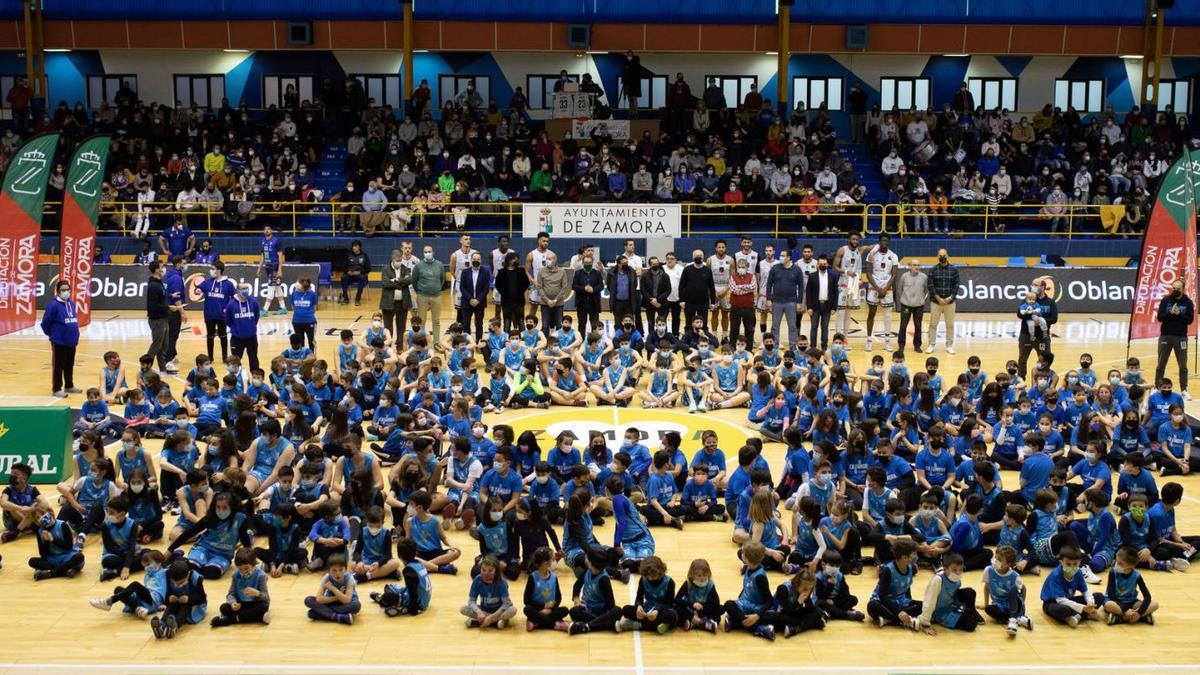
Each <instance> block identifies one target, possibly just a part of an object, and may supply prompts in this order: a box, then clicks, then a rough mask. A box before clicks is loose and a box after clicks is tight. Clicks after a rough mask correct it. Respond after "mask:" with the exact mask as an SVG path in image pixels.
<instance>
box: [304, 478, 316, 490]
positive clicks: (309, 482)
mask: <svg viewBox="0 0 1200 675" xmlns="http://www.w3.org/2000/svg"><path fill="white" fill-rule="evenodd" d="M316 484H317V481H316V480H314V479H312V478H306V479H303V480H301V481H300V485H302V486H303V487H305V488H312V487H314V486H316Z"/></svg>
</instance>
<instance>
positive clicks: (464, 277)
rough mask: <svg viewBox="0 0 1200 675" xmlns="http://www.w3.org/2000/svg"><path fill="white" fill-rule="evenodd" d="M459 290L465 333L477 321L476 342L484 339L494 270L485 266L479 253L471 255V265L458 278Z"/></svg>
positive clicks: (459, 315)
mask: <svg viewBox="0 0 1200 675" xmlns="http://www.w3.org/2000/svg"><path fill="white" fill-rule="evenodd" d="M458 288H459V291H460V292H461V293H462V303H461V304H460V305H459V308H458V322H459V323H461V324H462V325H463V331H464V332H466V331H469V330H470V326H471V321H472V320H474V321H475V340H476V341H477V342H478V341H479V340H482V339H483V315H484V314H485V313H486V311H487V299H488V294H489V293H490V292H491V290H492V270H491V269H490V268H488V267H486V266H485V265H484V264H483V256H482V255H480V253H479V251H474V252H472V253H471V264H470V265H469V266H466V267H463V270H462V272H460V273H459V277H458Z"/></svg>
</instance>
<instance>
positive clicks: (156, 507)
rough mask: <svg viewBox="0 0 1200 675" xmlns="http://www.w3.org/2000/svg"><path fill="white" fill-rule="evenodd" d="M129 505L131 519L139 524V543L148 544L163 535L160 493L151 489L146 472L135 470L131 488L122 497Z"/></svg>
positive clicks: (130, 484) (130, 478) (131, 475)
mask: <svg viewBox="0 0 1200 675" xmlns="http://www.w3.org/2000/svg"><path fill="white" fill-rule="evenodd" d="M122 496H123V497H124V498H125V499H126V500H128V503H129V519H130V520H132V521H134V522H135V523H137V526H138V529H139V530H140V535H139V537H138V539H139V543H141V544H148V543H150V542H151V541H153V540H155V539H158V538H159V537H161V536H162V535H163V527H164V526H163V508H162V503H161V502H160V501H159V499H158V493H157V492H155V491H154V489H153V488H151V487H150V484H149V480H148V479H147V475H146V473H145V471H143V470H142V469H135V470H134V472H133V473H132V474H130V476H129V488H128V489H126V490H125V493H124V494H123V495H122Z"/></svg>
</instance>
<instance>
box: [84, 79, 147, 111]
mask: <svg viewBox="0 0 1200 675" xmlns="http://www.w3.org/2000/svg"><path fill="white" fill-rule="evenodd" d="M122 84H126V85H128V86H129V88H130V89H132V90H133V93H135V94H136V93H137V90H138V86H137V75H88V79H87V96H88V107H89V108H93V109H94V108H99V107H100V104H101V103H107V104H109V105H116V102H117V101H116V99H117V92H118V91H120V90H121V85H122Z"/></svg>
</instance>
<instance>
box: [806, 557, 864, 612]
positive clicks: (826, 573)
mask: <svg viewBox="0 0 1200 675" xmlns="http://www.w3.org/2000/svg"><path fill="white" fill-rule="evenodd" d="M842 566H843V559H842V554H840V553H838V552H837V551H834V550H827V551H825V553H824V555H822V556H821V570H820V571H819V572H817V574H816V605H817V607H818V608H820V610H821V611H822V612H824V613H825V616H826V617H827V620H835V619H836V620H840V621H862V620H864V619H865V618H866V615H865V614H863V613H862V611H861V610H857V609H855V608H854V607H855V605H857V604H858V598H856V597H855V596H853V595H851V593H850V586H849V585H848V584H847V583H846V577H845V576H844V575H843V574H842Z"/></svg>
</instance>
